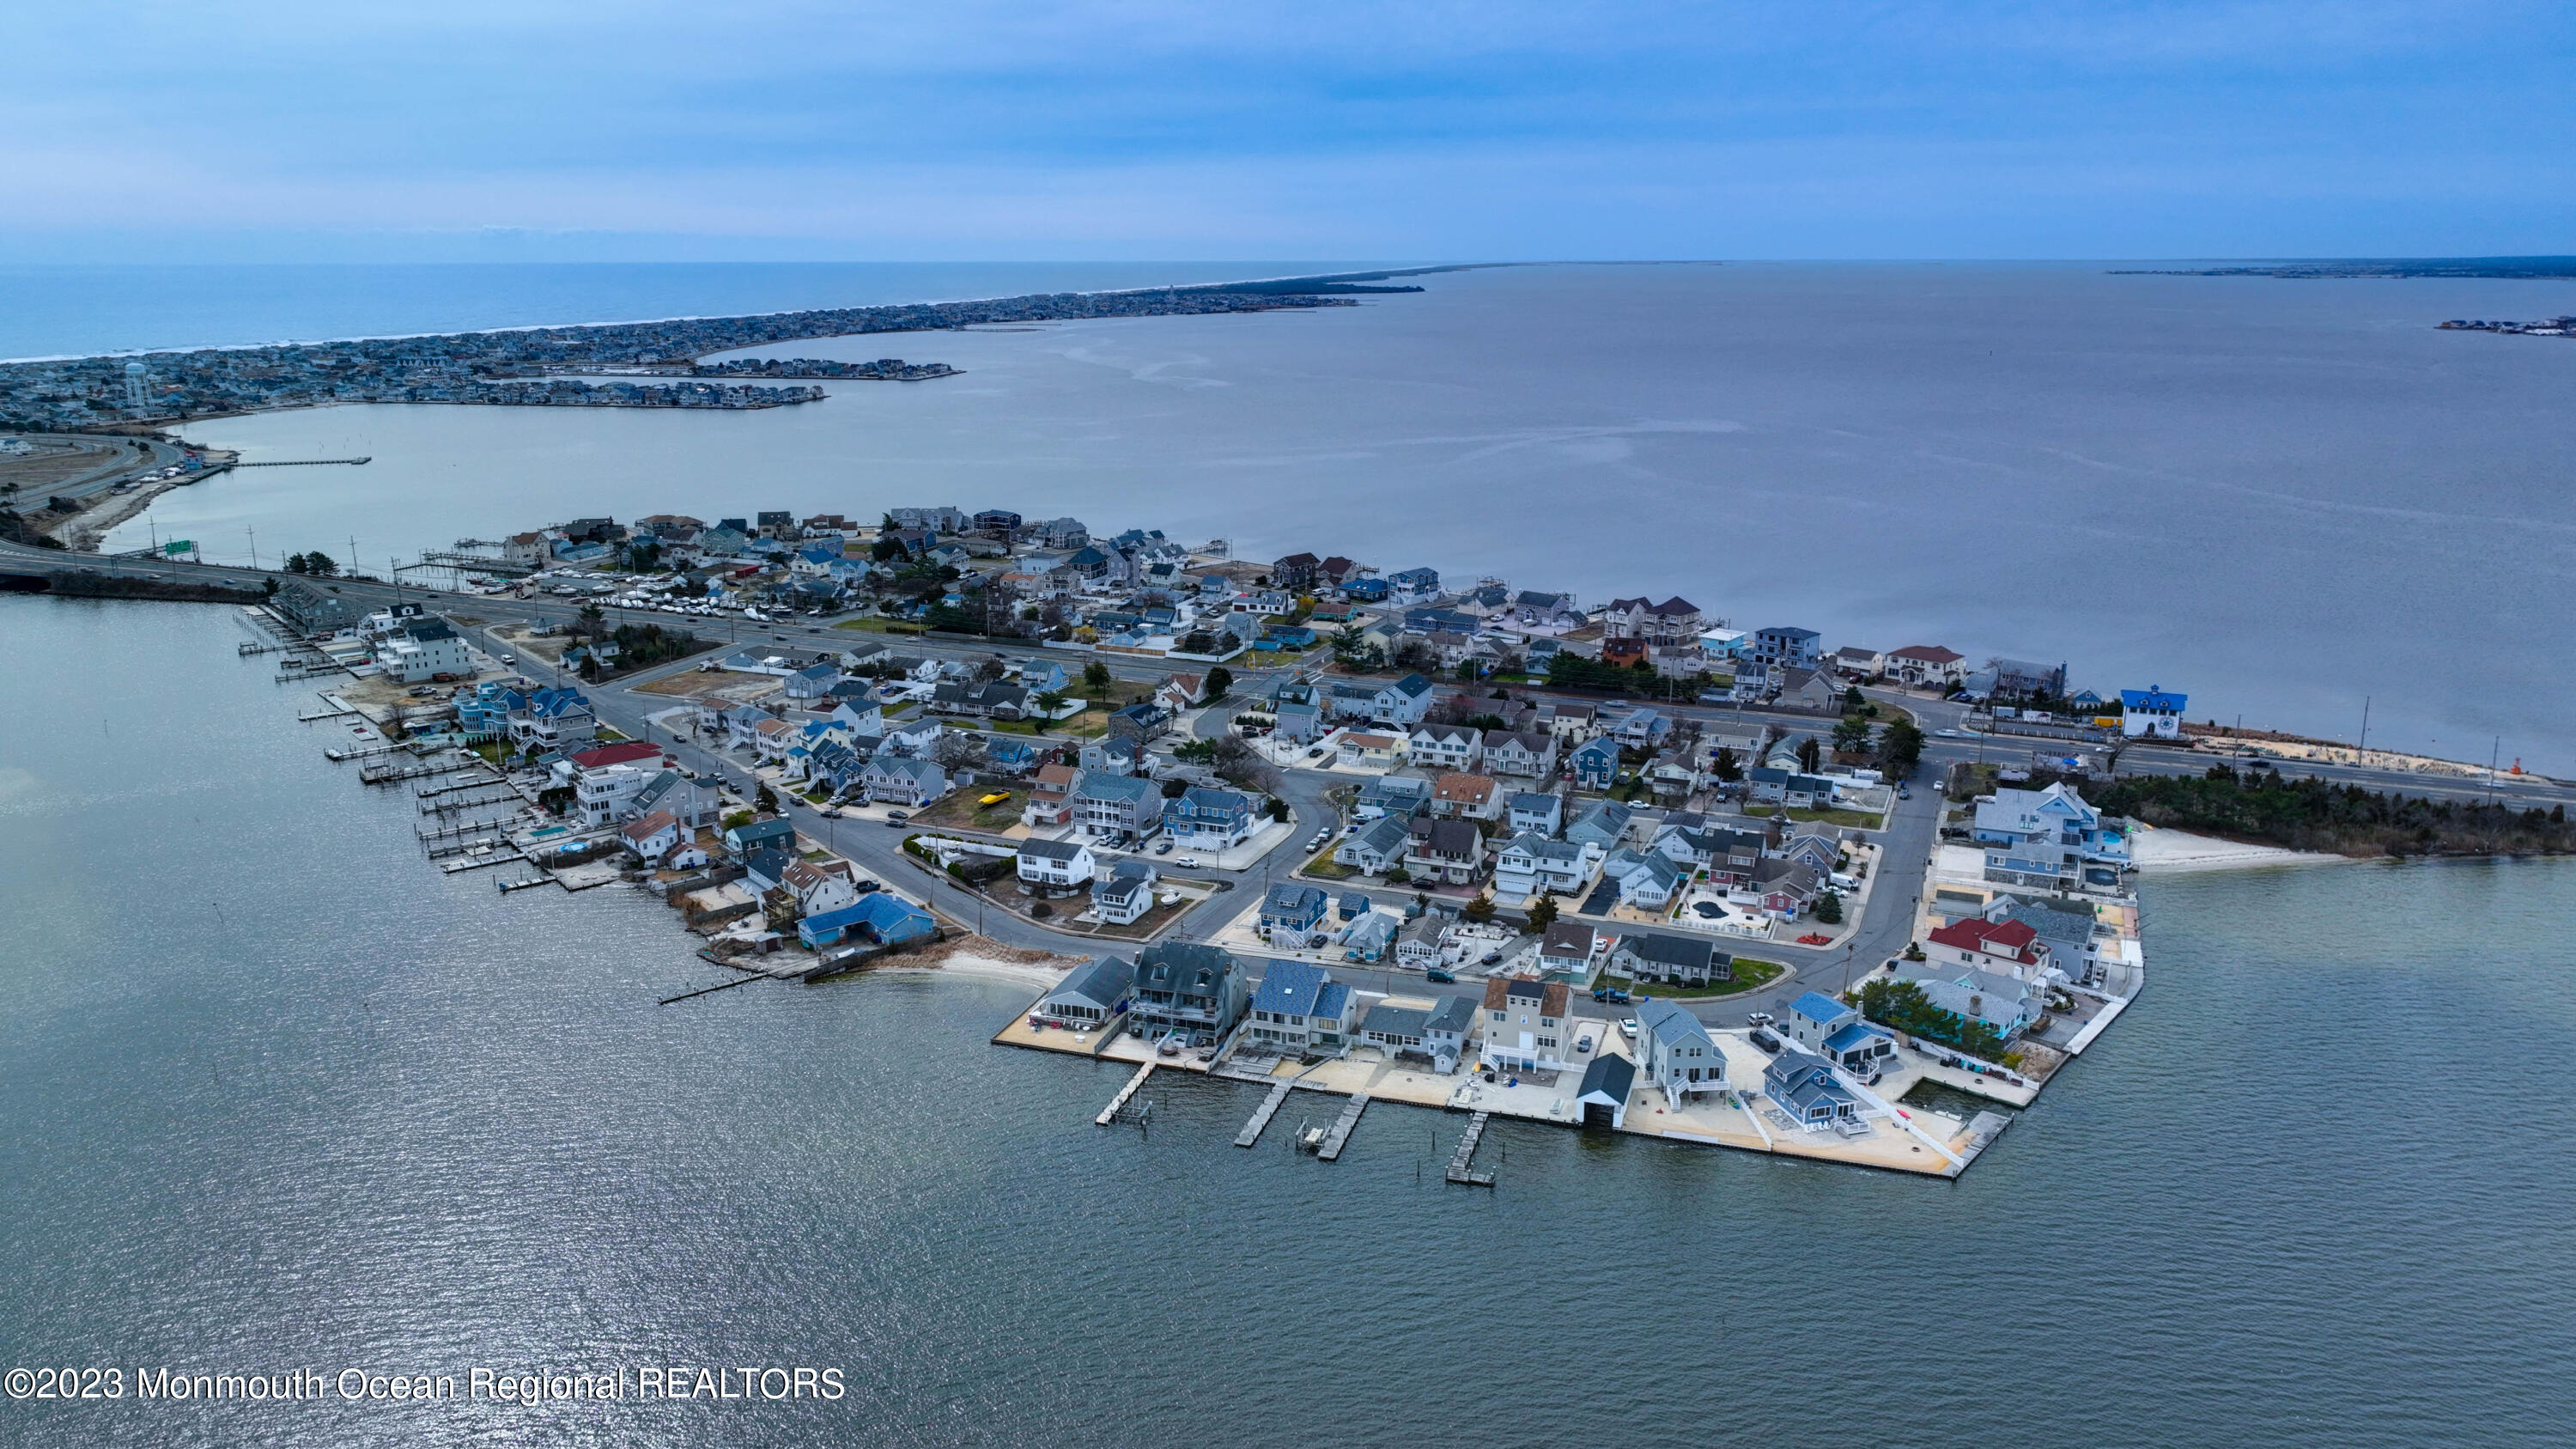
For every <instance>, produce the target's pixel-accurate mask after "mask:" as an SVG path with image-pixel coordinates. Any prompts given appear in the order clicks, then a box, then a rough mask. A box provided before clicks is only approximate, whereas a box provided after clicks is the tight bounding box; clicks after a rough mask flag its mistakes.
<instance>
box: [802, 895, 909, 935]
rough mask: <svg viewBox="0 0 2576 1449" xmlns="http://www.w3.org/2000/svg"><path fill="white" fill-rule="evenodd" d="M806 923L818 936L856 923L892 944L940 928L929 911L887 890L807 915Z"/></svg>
mask: <svg viewBox="0 0 2576 1449" xmlns="http://www.w3.org/2000/svg"><path fill="white" fill-rule="evenodd" d="M802 926H803V929H804V930H805V931H806V932H809V933H811V934H813V935H818V936H819V935H822V934H824V933H825V932H828V931H845V930H848V929H849V928H851V927H853V926H865V927H867V928H869V929H870V930H871V931H873V932H875V933H876V938H877V939H878V940H879V941H881V942H885V943H888V944H891V943H893V942H896V941H908V940H910V939H912V938H913V937H915V936H922V935H928V934H929V933H930V932H931V931H932V930H934V929H936V923H935V922H933V921H932V920H931V919H930V916H929V914H928V913H927V912H924V911H922V910H920V909H918V908H916V907H915V906H913V905H912V904H911V903H910V902H908V901H906V900H904V899H903V898H902V897H901V896H893V895H888V894H886V893H885V892H883V891H873V892H871V893H869V894H867V895H864V896H861V897H859V899H858V900H857V901H856V902H855V903H853V904H850V905H846V906H843V907H841V908H840V909H839V910H837V911H825V912H823V913H821V914H820V915H813V916H807V917H806V918H805V920H804V922H803V923H802Z"/></svg>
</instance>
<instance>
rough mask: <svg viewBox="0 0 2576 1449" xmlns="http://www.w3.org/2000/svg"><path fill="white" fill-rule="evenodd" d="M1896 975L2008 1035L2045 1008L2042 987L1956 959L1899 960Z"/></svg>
mask: <svg viewBox="0 0 2576 1449" xmlns="http://www.w3.org/2000/svg"><path fill="white" fill-rule="evenodd" d="M1895 975H1896V979H1897V980H1899V981H1911V982H1913V983H1914V984H1915V986H1917V987H1918V988H1920V989H1921V990H1922V992H1923V998H1924V1000H1926V1001H1928V1002H1930V1003H1931V1004H1932V1005H1933V1006H1934V1007H1936V1008H1937V1009H1939V1010H1942V1011H1946V1012H1949V1013H1950V1014H1952V1015H1953V1016H1957V1017H1959V1018H1960V1019H1962V1020H1965V1021H1981V1022H1984V1023H1985V1024H1986V1025H1988V1026H1990V1027H1993V1028H1994V1029H1995V1031H1996V1032H1998V1033H1999V1034H2001V1035H2003V1036H2005V1037H2007V1038H2009V1037H2012V1036H2015V1035H2018V1034H2019V1033H2021V1032H2023V1031H2025V1030H2027V1029H2028V1028H2029V1027H2030V1025H2031V1023H2033V1022H2035V1021H2037V1020H2039V1018H2040V1017H2041V1016H2042V1015H2044V1014H2045V1013H2046V1012H2047V1009H2048V1003H2047V999H2046V997H2045V995H2044V994H2043V993H2044V991H2045V988H2044V987H2041V986H2039V985H2037V984H2035V983H2032V982H2029V981H2022V980H2019V979H2016V978H2014V977H2011V976H2000V975H1997V974H1995V973H1994V972H1991V971H1980V970H1978V969H1977V968H1976V967H1974V966H1963V965H1961V964H1959V963H1958V962H1956V961H1899V962H1897V963H1896V971H1895Z"/></svg>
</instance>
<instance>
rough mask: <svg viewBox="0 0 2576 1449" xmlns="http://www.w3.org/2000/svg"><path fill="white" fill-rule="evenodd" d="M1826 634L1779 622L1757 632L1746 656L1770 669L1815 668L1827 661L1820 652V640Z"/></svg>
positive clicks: (1754, 632) (1754, 633) (1755, 631)
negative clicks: (1818, 646) (1818, 644)
mask: <svg viewBox="0 0 2576 1449" xmlns="http://www.w3.org/2000/svg"><path fill="white" fill-rule="evenodd" d="M1823 637H1824V636H1823V635H1821V634H1818V633H1817V632H1816V631H1815V630H1813V629H1800V628H1796V627H1794V626H1791V625H1787V624H1775V625H1773V626H1771V627H1770V628H1768V629H1756V630H1754V631H1753V642H1752V644H1751V646H1750V647H1749V648H1748V649H1747V650H1746V653H1745V657H1746V658H1748V659H1750V660H1752V661H1753V662H1754V663H1756V664H1759V665H1761V666H1763V667H1764V668H1766V669H1773V670H1780V669H1813V668H1815V667H1816V666H1817V665H1818V664H1820V663H1822V662H1823V660H1822V659H1821V658H1820V657H1819V655H1818V652H1817V643H1818V641H1819V640H1821V639H1822V638H1823Z"/></svg>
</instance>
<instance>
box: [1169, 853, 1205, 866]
mask: <svg viewBox="0 0 2576 1449" xmlns="http://www.w3.org/2000/svg"><path fill="white" fill-rule="evenodd" d="M1198 863H1199V858H1198V857H1197V856H1195V855H1185V856H1182V857H1181V858H1180V859H1178V860H1176V861H1173V862H1172V864H1174V865H1196V864H1198Z"/></svg>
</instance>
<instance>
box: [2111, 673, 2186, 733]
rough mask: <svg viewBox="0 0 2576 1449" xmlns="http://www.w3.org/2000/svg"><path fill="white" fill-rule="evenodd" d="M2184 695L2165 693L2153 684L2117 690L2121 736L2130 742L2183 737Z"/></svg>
mask: <svg viewBox="0 0 2576 1449" xmlns="http://www.w3.org/2000/svg"><path fill="white" fill-rule="evenodd" d="M2190 702H2191V696H2189V695H2187V694H2167V693H2165V692H2164V690H2163V689H2161V688H2159V687H2158V686H2156V685H2152V684H2151V685H2148V686H2147V687H2146V688H2144V689H2124V690H2121V691H2120V733H2121V734H2123V735H2126V736H2128V737H2129V738H2130V739H2133V740H2138V739H2154V740H2172V739H2180V738H2181V737H2182V709H2183V706H2184V705H2186V704H2188V703H2190Z"/></svg>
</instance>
